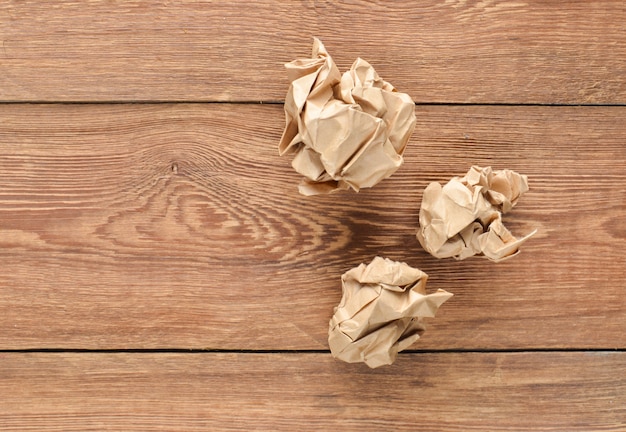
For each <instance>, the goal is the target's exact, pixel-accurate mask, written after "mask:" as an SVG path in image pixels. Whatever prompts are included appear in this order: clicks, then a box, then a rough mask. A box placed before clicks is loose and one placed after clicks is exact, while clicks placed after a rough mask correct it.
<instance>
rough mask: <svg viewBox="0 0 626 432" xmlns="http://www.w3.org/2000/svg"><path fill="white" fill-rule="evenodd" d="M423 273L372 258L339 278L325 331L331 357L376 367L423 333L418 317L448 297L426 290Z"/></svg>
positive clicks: (430, 313)
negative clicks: (339, 293) (335, 302)
mask: <svg viewBox="0 0 626 432" xmlns="http://www.w3.org/2000/svg"><path fill="white" fill-rule="evenodd" d="M427 279H428V275H427V274H426V273H424V272H422V271H420V270H418V269H416V268H413V267H410V266H409V265H407V264H405V263H400V262H396V261H391V260H389V259H384V258H381V257H376V258H374V260H373V261H372V262H371V263H370V264H368V265H365V264H361V265H359V266H358V267H355V268H353V269H351V270H349V271H347V272H346V273H344V274H343V275H342V277H341V282H342V286H343V297H342V298H341V302H340V303H339V305H338V306H337V307H336V308H335V313H334V315H333V317H332V319H331V320H330V324H329V330H328V344H329V346H330V351H331V353H332V355H333V356H334V357H336V358H338V359H340V360H343V361H345V362H348V363H357V362H365V364H367V365H368V366H369V367H371V368H376V367H379V366H383V365H388V364H391V363H393V362H394V361H395V359H396V357H397V355H398V352H399V351H402V350H404V349H406V348H408V347H409V346H410V345H411V344H412V343H413V342H415V341H416V340H417V339H419V337H420V336H421V335H422V333H423V332H424V329H425V327H424V324H423V323H422V318H423V317H434V316H435V313H436V312H437V309H438V308H439V306H441V305H442V304H443V303H444V302H445V301H446V300H448V299H449V298H450V297H452V294H451V293H448V292H446V291H443V290H438V291H437V292H435V293H432V294H426V280H427Z"/></svg>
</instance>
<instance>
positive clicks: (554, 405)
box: [0, 352, 626, 432]
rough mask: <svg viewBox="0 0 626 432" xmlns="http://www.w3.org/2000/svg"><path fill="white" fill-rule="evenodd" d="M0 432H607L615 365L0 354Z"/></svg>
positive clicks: (620, 377)
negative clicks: (373, 365)
mask: <svg viewBox="0 0 626 432" xmlns="http://www.w3.org/2000/svg"><path fill="white" fill-rule="evenodd" d="M0 366H1V367H0V371H1V372H0V384H1V385H2V389H3V397H2V398H1V399H0V429H3V430H12V431H21V430H40V431H51V430H54V431H57V430H63V431H86V430H121V429H123V430H155V429H159V430H186V431H192V430H212V431H213V430H215V431H217V430H220V431H222V430H224V431H225V430H229V431H232V430H242V431H243V430H246V431H247V430H276V431H278V430H289V431H293V430H298V431H305V430H315V431H319V430H345V431H350V430H355V431H357V430H358V431H369V430H382V429H384V430H394V431H414V430H416V429H419V430H422V431H435V430H437V431H467V430H491V431H519V430H536V431H554V430H567V431H585V432H589V431H594V430H602V431H618V430H624V428H625V427H626V379H625V377H624V374H623V371H624V370H626V354H625V353H623V352H614V353H609V352H596V353H513V354H511V353H509V354H505V353H485V354H472V353H464V354H403V355H401V356H400V358H399V359H398V363H397V364H395V365H393V366H391V367H387V368H380V369H376V370H373V371H372V370H369V369H367V367H366V366H364V365H348V364H344V363H339V362H336V361H334V360H333V359H331V358H330V355H329V354H314V353H309V354H296V353H293V354H215V353H208V354H1V355H0Z"/></svg>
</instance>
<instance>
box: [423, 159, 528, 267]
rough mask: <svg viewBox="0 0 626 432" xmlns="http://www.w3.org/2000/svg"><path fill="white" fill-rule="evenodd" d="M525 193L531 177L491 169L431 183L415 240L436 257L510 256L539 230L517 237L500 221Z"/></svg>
mask: <svg viewBox="0 0 626 432" xmlns="http://www.w3.org/2000/svg"><path fill="white" fill-rule="evenodd" d="M527 191H528V178H527V176H525V175H520V174H518V173H516V172H515V171H511V170H508V169H505V170H500V171H493V170H492V169H491V167H486V168H481V167H478V166H473V167H472V168H471V169H470V170H469V171H468V173H467V174H466V175H465V176H464V177H462V178H459V177H454V178H453V179H451V180H450V181H449V182H448V183H447V184H445V185H443V186H442V185H441V184H439V183H437V182H433V183H431V184H429V185H428V187H427V188H426V189H425V190H424V195H423V197H422V205H421V208H420V214H419V223H420V227H419V229H418V231H417V239H418V240H419V242H420V243H421V245H422V247H423V248H424V249H425V250H426V251H428V252H429V253H430V254H431V255H433V256H435V257H437V258H449V257H454V258H456V259H459V260H462V259H465V258H468V257H471V256H474V255H481V256H484V257H486V258H488V259H490V260H492V261H495V262H499V261H502V260H505V259H508V258H511V257H512V256H514V255H516V254H518V253H519V247H520V245H521V244H522V243H524V242H525V241H526V240H528V238H530V237H531V236H532V235H533V234H535V233H536V230H535V231H533V232H531V233H530V234H528V235H527V236H525V237H522V238H519V239H518V238H516V237H515V236H513V235H512V234H511V232H510V231H509V230H508V229H507V228H506V227H505V226H504V225H503V224H502V214H503V213H506V212H508V211H510V210H511V209H512V208H513V206H514V205H515V204H517V201H518V200H519V198H520V196H521V195H522V194H523V193H525V192H527Z"/></svg>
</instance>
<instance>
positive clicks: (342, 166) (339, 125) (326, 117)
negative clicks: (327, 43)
mask: <svg viewBox="0 0 626 432" xmlns="http://www.w3.org/2000/svg"><path fill="white" fill-rule="evenodd" d="M285 66H286V68H287V74H288V78H289V81H290V86H289V90H288V93H287V96H286V98H285V117H286V125H285V131H284V132H283V136H282V138H281V140H280V144H279V153H280V154H281V155H284V154H286V153H294V154H295V156H294V158H293V161H292V165H293V167H294V169H295V170H296V171H297V172H298V173H300V174H302V175H303V176H304V180H303V182H302V183H301V184H300V186H299V190H300V193H302V194H304V195H316V194H322V193H329V192H333V191H336V190H340V189H348V188H352V189H354V190H356V191H358V190H359V189H361V188H367V187H372V186H374V185H376V184H377V183H378V182H380V181H381V180H383V179H385V178H387V177H389V176H390V175H391V174H393V173H394V172H395V171H396V170H397V169H398V167H399V166H400V165H401V164H402V154H403V153H404V149H405V147H406V144H407V142H408V140H409V137H410V136H411V133H412V132H413V129H414V128H415V104H414V102H413V100H412V99H411V97H410V96H409V95H407V94H405V93H400V92H398V91H396V89H395V88H394V87H393V86H392V85H391V84H389V83H388V82H386V81H384V80H383V79H382V78H380V77H379V76H378V74H377V73H376V71H375V70H374V68H373V67H372V66H371V65H370V64H369V63H367V62H366V61H365V60H362V59H360V58H359V59H357V60H356V61H355V62H354V64H353V65H352V67H351V68H350V70H349V71H347V72H345V73H344V74H343V75H341V74H340V72H339V69H337V66H336V65H335V63H334V62H333V60H332V58H331V57H330V55H329V54H328V52H327V51H326V49H325V48H324V45H323V44H322V43H321V42H320V40H319V39H314V43H313V53H312V58H310V59H299V60H294V61H292V62H291V63H287V64H286V65H285Z"/></svg>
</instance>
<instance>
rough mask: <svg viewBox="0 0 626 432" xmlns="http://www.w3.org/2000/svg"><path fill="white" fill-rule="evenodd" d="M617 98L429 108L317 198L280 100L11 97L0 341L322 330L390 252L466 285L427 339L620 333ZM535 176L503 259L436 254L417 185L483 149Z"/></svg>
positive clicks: (2, 123) (547, 340)
mask: <svg viewBox="0 0 626 432" xmlns="http://www.w3.org/2000/svg"><path fill="white" fill-rule="evenodd" d="M625 115H626V108H624V107H582V108H581V107H451V106H431V107H419V108H418V127H417V129H416V132H415V134H414V135H413V138H412V141H411V143H410V146H409V149H408V150H407V153H406V163H405V165H404V166H403V167H402V168H401V169H400V170H399V171H398V172H397V173H396V174H395V175H394V176H393V177H392V178H390V179H388V180H386V181H384V182H383V183H381V184H380V185H378V186H377V187H376V188H374V189H372V190H364V191H362V192H361V193H359V194H350V193H348V194H336V195H333V196H324V197H313V198H305V197H302V196H299V195H298V194H297V191H296V184H297V182H298V181H299V178H298V175H297V174H296V173H295V172H294V171H293V170H292V169H291V167H290V165H289V159H288V158H279V157H278V155H277V149H276V145H277V142H278V140H279V137H280V134H281V131H282V129H281V128H282V125H283V113H282V107H281V106H266V105H232V104H226V105H219V104H174V105H168V104H157V105H0V143H2V144H1V145H0V172H2V173H3V175H2V176H0V286H2V290H0V310H2V313H0V328H1V329H2V331H1V332H0V348H3V349H24V348H80V349H85V348H92V349H108V348H115V349H125V348H216V349H272V350H274V349H326V347H327V344H326V334H327V333H326V332H327V323H328V319H329V318H330V315H331V314H332V308H333V306H334V305H335V304H336V303H337V302H338V300H339V298H340V295H341V289H340V282H339V276H340V275H341V273H343V272H344V271H346V270H347V269H349V268H351V267H353V266H355V265H357V264H359V263H360V262H363V261H369V260H370V259H371V258H373V257H374V256H375V255H377V254H380V255H383V256H386V257H389V258H392V259H397V260H403V261H406V262H408V263H409V264H411V265H414V266H416V267H419V268H421V269H423V270H424V271H426V272H427V273H429V274H430V275H431V279H430V281H429V288H430V289H433V290H434V289H437V288H444V289H448V290H450V291H452V292H454V293H455V294H456V296H455V297H454V298H453V299H452V300H450V301H449V302H448V303H446V305H445V307H443V308H442V309H441V310H440V314H439V315H438V318H437V319H435V320H434V321H432V323H431V325H430V329H429V331H427V333H426V335H425V337H424V338H423V339H422V340H421V341H420V342H419V344H418V345H415V347H416V348H420V349H457V348H462V349H465V348H469V349H476V348H478V349H524V348H576V347H578V348H624V347H625V346H626V339H625V338H626V336H625V335H626V314H625V311H626V304H625V300H624V296H623V280H624V277H625V276H626V275H625V270H624V269H625V268H626V266H625V264H626V261H625V258H624V254H623V250H624V245H625V242H626V226H625V225H624V223H625V222H624V221H625V220H626V195H625V194H626V191H625V189H624V187H623V185H624V182H625V181H626V170H625V169H624V168H625V167H626V146H624V142H625V141H626V130H625V129H624V127H623V119H624V116H625ZM474 163H475V164H482V165H487V164H491V165H492V166H494V167H495V168H504V167H507V168H511V169H515V170H518V171H519V172H522V173H526V174H528V175H529V177H530V185H531V191H530V192H529V193H528V194H527V195H526V196H524V197H523V199H522V200H521V202H520V204H519V205H518V207H516V209H515V210H514V211H513V212H512V213H511V214H510V215H506V216H505V223H506V224H507V225H508V226H509V227H510V228H511V229H512V231H513V232H514V233H518V234H523V233H526V232H529V231H530V230H532V229H533V228H538V229H539V233H538V235H537V236H536V237H535V238H533V239H532V240H530V241H529V242H528V243H527V244H526V245H525V247H524V248H523V251H522V254H521V255H520V256H518V257H516V258H515V259H513V260H510V261H508V262H505V263H502V264H499V265H494V264H493V263H490V262H488V261H485V260H481V259H470V260H466V261H462V262H456V261H453V260H436V259H434V258H432V257H430V256H428V255H427V254H426V253H425V252H424V251H423V250H422V249H421V248H420V246H419V244H418V243H417V240H416V239H415V237H414V234H415V230H416V229H417V214H418V210H419V203H420V200H421V191H422V190H423V189H424V187H425V186H426V185H427V184H428V183H429V182H430V181H434V180H437V181H445V180H446V179H448V178H449V177H451V176H452V175H457V174H463V173H464V172H465V171H466V170H467V168H468V167H469V166H470V165H471V164H474Z"/></svg>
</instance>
